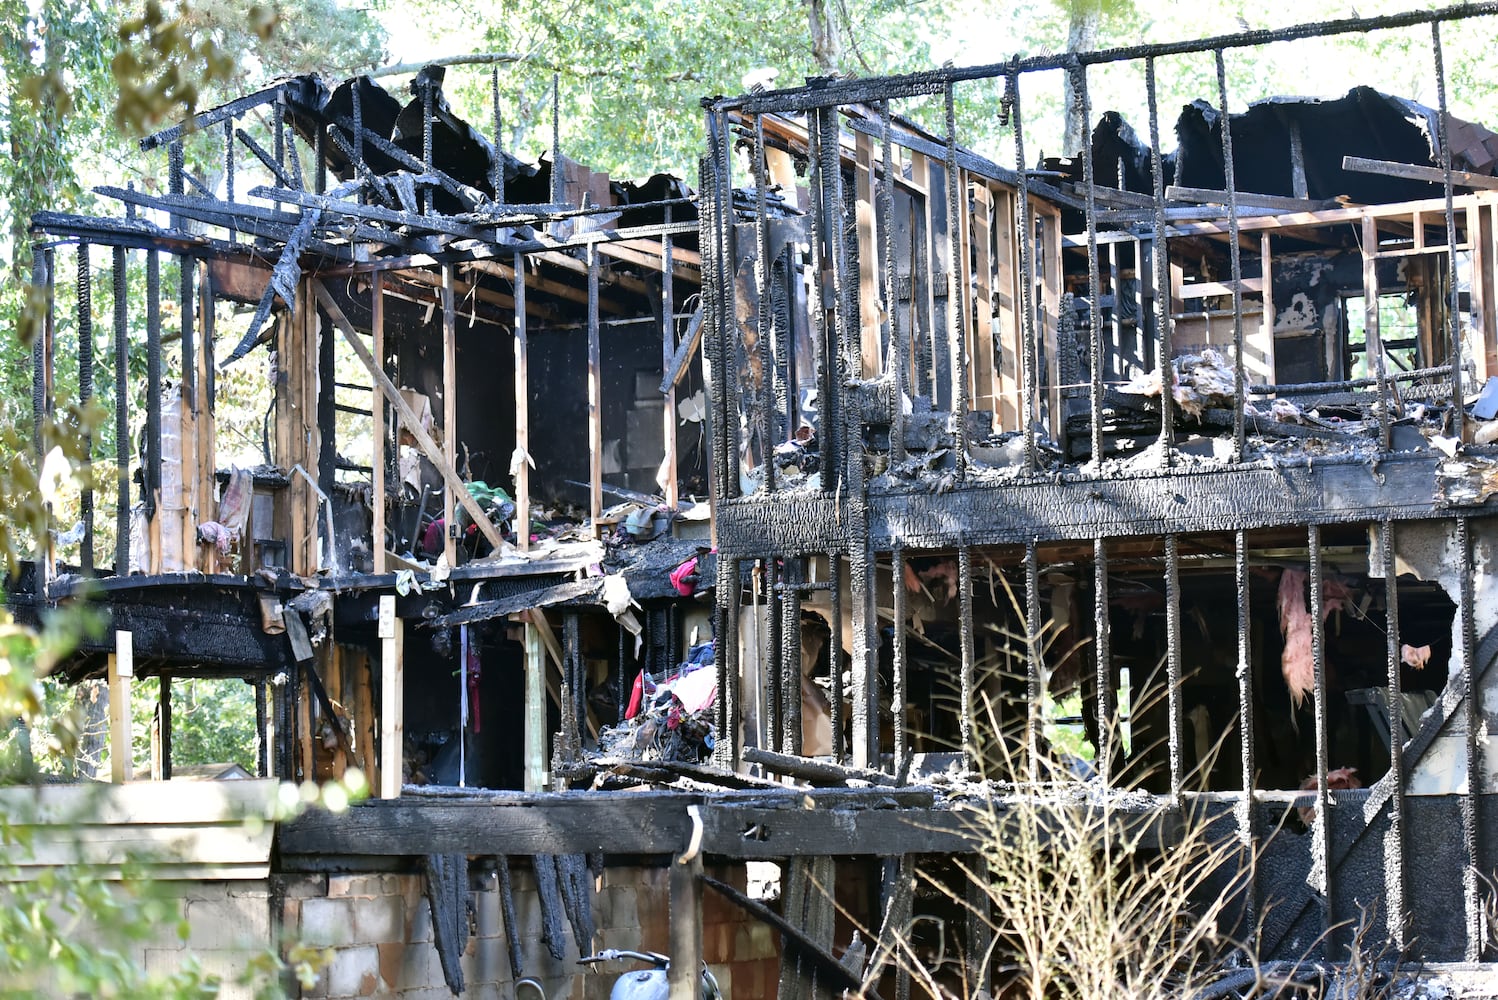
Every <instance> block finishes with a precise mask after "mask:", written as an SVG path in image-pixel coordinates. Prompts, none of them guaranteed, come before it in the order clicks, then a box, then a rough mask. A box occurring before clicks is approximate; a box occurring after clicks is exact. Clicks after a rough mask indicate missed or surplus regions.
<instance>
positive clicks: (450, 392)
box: [442, 264, 488, 567]
mask: <svg viewBox="0 0 1498 1000" xmlns="http://www.w3.org/2000/svg"><path fill="white" fill-rule="evenodd" d="M442 458H443V461H445V462H446V463H447V467H448V468H449V469H456V468H457V467H458V323H457V317H456V314H455V312H454V304H453V268H452V265H451V264H444V265H442ZM482 520H486V521H487V520H488V518H487V517H484V518H482ZM442 535H443V543H442V552H443V555H444V557H445V558H446V559H447V565H448V566H449V567H453V566H456V565H458V521H457V503H456V502H455V498H454V496H453V490H452V489H451V488H450V487H449V488H448V489H444V490H443V491H442Z"/></svg>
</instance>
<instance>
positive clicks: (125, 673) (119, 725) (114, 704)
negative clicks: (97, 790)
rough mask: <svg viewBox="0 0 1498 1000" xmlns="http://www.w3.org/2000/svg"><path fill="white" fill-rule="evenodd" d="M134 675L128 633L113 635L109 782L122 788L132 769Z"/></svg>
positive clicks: (110, 659)
mask: <svg viewBox="0 0 1498 1000" xmlns="http://www.w3.org/2000/svg"><path fill="white" fill-rule="evenodd" d="M134 676H135V650H134V647H133V646H132V645H131V635H130V633H129V632H116V633H115V634H114V652H112V653H110V654H109V780H110V781H112V782H114V783H115V784H116V785H122V784H124V783H125V782H127V781H129V780H130V777H131V772H132V771H133V770H134V768H133V766H132V765H133V762H134V757H133V755H132V751H131V732H130V682H131V679H132V678H133V677H134Z"/></svg>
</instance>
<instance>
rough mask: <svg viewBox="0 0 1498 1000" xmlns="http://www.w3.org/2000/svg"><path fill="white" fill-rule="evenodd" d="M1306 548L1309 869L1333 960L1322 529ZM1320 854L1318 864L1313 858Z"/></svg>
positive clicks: (1311, 534) (1310, 532) (1313, 531)
mask: <svg viewBox="0 0 1498 1000" xmlns="http://www.w3.org/2000/svg"><path fill="white" fill-rule="evenodd" d="M1306 549H1307V552H1308V553H1309V555H1310V562H1311V567H1310V580H1309V583H1310V587H1311V666H1312V685H1311V713H1312V715H1313V716H1314V717H1315V724H1316V823H1315V830H1314V834H1313V835H1314V837H1315V841H1314V846H1313V847H1312V862H1311V868H1312V871H1313V873H1315V874H1314V878H1313V883H1314V885H1315V888H1316V889H1317V891H1318V892H1319V893H1320V895H1321V907H1322V918H1323V921H1324V926H1325V928H1326V957H1327V958H1328V959H1331V960H1333V961H1335V960H1336V952H1335V950H1334V949H1335V947H1336V943H1337V940H1338V938H1339V937H1340V935H1339V934H1338V933H1337V924H1336V915H1337V904H1336V899H1335V897H1334V896H1333V892H1332V867H1333V865H1332V857H1331V850H1332V815H1331V804H1332V796H1331V790H1330V788H1329V787H1328V785H1327V781H1326V775H1327V770H1328V768H1329V767H1330V762H1329V760H1328V754H1327V739H1328V735H1329V734H1328V730H1327V723H1326V631H1325V626H1324V623H1323V622H1322V620H1321V616H1322V613H1323V611H1324V609H1325V600H1324V596H1323V594H1322V587H1321V582H1322V573H1321V563H1322V560H1321V526H1320V525H1319V524H1312V525H1309V526H1308V527H1307V528H1306ZM1317 854H1319V855H1320V861H1319V863H1318V862H1317V861H1316V860H1315V856H1316V855H1317Z"/></svg>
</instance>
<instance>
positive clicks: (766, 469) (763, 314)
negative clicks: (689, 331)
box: [665, 115, 862, 669]
mask: <svg viewBox="0 0 1498 1000" xmlns="http://www.w3.org/2000/svg"><path fill="white" fill-rule="evenodd" d="M768 175H769V165H768V163H767V162H766V153H765V124H764V116H762V115H755V116H754V199H755V213H754V214H755V219H754V228H755V233H756V236H757V243H756V245H757V247H758V253H756V254H755V257H756V260H755V272H756V274H755V278H756V286H757V287H756V294H755V298H756V300H757V301H756V303H755V305H756V309H755V344H754V347H755V354H756V356H757V361H758V364H759V373H760V385H759V398H758V399H757V400H756V406H755V408H756V409H757V410H758V411H759V418H758V420H757V421H756V423H758V425H759V439H760V440H759V446H760V462H761V468H762V470H763V471H762V473H761V475H762V480H761V481H762V482H763V484H764V488H765V489H766V490H769V491H773V490H774V489H775V445H776V444H777V443H778V439H777V437H776V433H775V430H776V428H775V415H776V414H775V357H774V352H773V351H771V349H770V339H771V337H772V336H773V335H774V320H773V319H772V313H773V308H772V303H771V298H772V297H773V294H774V293H773V291H772V282H773V281H774V271H773V268H772V266H771V263H770V213H769V210H768V209H767V208H766V206H765V199H766V195H767V191H766V189H767V188H768V187H769V184H770V179H769V176H768ZM861 210H862V206H860V211H861ZM665 280H666V281H667V282H669V281H670V280H671V275H670V274H669V273H668V274H666V275H665ZM786 417H787V425H786V433H787V436H789V434H790V432H791V430H792V429H793V428H792V427H791V426H790V421H789V417H790V414H789V413H787V414H786ZM798 669H799V668H798Z"/></svg>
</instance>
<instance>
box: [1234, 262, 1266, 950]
mask: <svg viewBox="0 0 1498 1000" xmlns="http://www.w3.org/2000/svg"><path fill="white" fill-rule="evenodd" d="M1266 285H1267V279H1266ZM1233 551H1234V560H1233V577H1234V579H1233V583H1234V588H1235V590H1236V591H1237V595H1238V665H1237V675H1238V745H1239V753H1240V754H1241V763H1242V770H1243V799H1242V800H1241V801H1240V802H1239V803H1238V806H1237V812H1238V843H1239V845H1240V847H1241V848H1242V850H1243V852H1244V853H1243V857H1244V863H1245V864H1247V865H1248V879H1247V881H1246V883H1245V885H1244V892H1245V894H1246V899H1247V906H1246V913H1245V921H1244V923H1245V925H1246V926H1248V927H1250V928H1252V930H1251V931H1250V933H1252V934H1255V935H1257V933H1258V927H1259V922H1258V915H1259V878H1258V868H1259V866H1258V857H1257V855H1256V853H1255V852H1254V849H1253V848H1254V838H1255V836H1256V833H1257V831H1256V829H1255V820H1254V771H1255V770H1256V766H1255V763H1254V670H1253V647H1252V635H1253V633H1252V626H1253V622H1252V605H1251V602H1250V600H1249V597H1250V596H1251V595H1250V592H1249V585H1250V579H1251V577H1250V576H1249V573H1248V535H1247V533H1246V532H1244V531H1242V530H1241V529H1240V530H1239V531H1237V532H1235V533H1234V535H1233Z"/></svg>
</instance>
